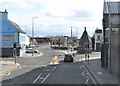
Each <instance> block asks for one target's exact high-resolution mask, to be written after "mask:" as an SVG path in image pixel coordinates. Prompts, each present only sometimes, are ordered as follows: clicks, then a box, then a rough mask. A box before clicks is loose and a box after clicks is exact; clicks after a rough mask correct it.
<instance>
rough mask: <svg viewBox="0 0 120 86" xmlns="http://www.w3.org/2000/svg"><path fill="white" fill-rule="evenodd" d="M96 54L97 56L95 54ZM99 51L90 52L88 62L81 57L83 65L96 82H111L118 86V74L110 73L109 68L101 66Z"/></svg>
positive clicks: (102, 83)
mask: <svg viewBox="0 0 120 86" xmlns="http://www.w3.org/2000/svg"><path fill="white" fill-rule="evenodd" d="M95 53H96V54H98V55H97V56H96V55H95ZM100 56H101V53H100V52H93V53H91V54H90V59H89V62H88V60H85V58H82V61H83V62H84V65H85V67H86V68H87V70H88V72H89V73H90V74H91V76H92V77H93V79H94V80H95V82H96V84H101V85H105V84H109V85H110V84H111V85H114V86H115V85H117V86H118V76H116V75H114V74H112V73H110V70H109V69H107V68H102V67H101V57H100Z"/></svg>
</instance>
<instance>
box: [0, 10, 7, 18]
mask: <svg viewBox="0 0 120 86" xmlns="http://www.w3.org/2000/svg"><path fill="white" fill-rule="evenodd" d="M7 18H8V12H7V10H6V9H5V11H4V12H0V20H7Z"/></svg>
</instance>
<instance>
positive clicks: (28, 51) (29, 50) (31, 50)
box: [26, 48, 38, 53]
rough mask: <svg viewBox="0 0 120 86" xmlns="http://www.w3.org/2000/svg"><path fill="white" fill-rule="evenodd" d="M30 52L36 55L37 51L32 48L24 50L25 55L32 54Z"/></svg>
mask: <svg viewBox="0 0 120 86" xmlns="http://www.w3.org/2000/svg"><path fill="white" fill-rule="evenodd" d="M32 52H34V53H38V50H37V49H32V48H28V49H27V50H26V53H32Z"/></svg>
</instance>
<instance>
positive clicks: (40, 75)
mask: <svg viewBox="0 0 120 86" xmlns="http://www.w3.org/2000/svg"><path fill="white" fill-rule="evenodd" d="M40 76H41V74H39V76H38V77H37V78H36V79H35V80H34V82H33V83H35V82H36V81H37V80H38V79H39V78H40Z"/></svg>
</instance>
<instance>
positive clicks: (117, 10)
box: [101, 2, 120, 84]
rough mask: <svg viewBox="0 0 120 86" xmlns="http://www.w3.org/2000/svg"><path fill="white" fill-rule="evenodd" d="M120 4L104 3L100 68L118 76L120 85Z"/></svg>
mask: <svg viewBox="0 0 120 86" xmlns="http://www.w3.org/2000/svg"><path fill="white" fill-rule="evenodd" d="M119 38H120V2H104V9H103V46H102V47H103V49H102V57H101V66H102V67H105V68H108V69H109V70H110V72H111V73H113V74H115V75H116V76H118V81H119V84H120V53H119V52H120V41H119Z"/></svg>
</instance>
